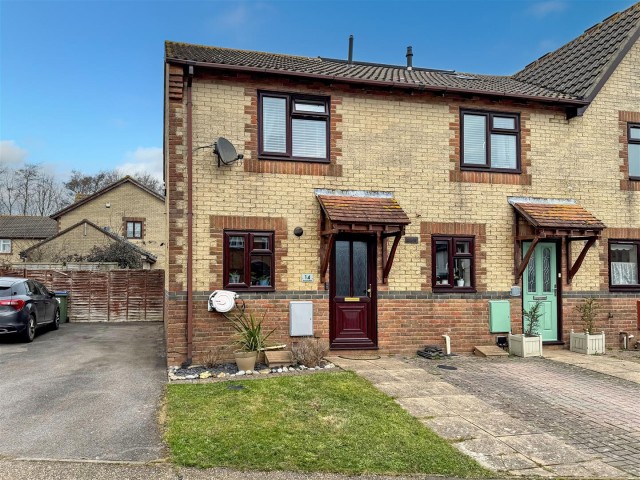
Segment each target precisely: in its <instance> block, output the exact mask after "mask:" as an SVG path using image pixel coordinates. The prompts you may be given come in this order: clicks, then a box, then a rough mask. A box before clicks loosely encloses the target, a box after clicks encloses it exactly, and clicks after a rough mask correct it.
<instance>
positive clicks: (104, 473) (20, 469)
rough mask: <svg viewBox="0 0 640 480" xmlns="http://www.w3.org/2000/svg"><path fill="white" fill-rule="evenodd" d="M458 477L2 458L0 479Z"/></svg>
mask: <svg viewBox="0 0 640 480" xmlns="http://www.w3.org/2000/svg"><path fill="white" fill-rule="evenodd" d="M34 479H47V480H212V479H220V480H306V479H309V480H410V479H411V480H417V479H424V480H455V479H449V478H447V477H428V476H400V477H395V476H394V477H388V476H380V475H358V476H348V475H337V474H331V473H301V472H241V471H236V470H226V469H224V468H214V469H206V470H198V469H195V468H179V467H175V466H172V465H168V464H164V463H154V464H135V463H104V462H55V461H53V462H51V461H33V460H30V461H21V460H11V461H10V460H0V480H34Z"/></svg>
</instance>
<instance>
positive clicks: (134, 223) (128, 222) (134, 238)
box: [124, 219, 144, 240]
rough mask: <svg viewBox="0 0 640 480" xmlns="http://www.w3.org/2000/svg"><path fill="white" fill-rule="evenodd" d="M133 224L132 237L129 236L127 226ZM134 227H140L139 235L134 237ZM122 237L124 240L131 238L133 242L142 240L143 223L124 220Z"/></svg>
mask: <svg viewBox="0 0 640 480" xmlns="http://www.w3.org/2000/svg"><path fill="white" fill-rule="evenodd" d="M130 223H132V224H133V235H132V236H130V235H129V224H130ZM136 225H140V235H136ZM124 236H125V238H131V239H133V240H141V239H142V238H144V222H143V221H142V220H131V219H125V220H124Z"/></svg>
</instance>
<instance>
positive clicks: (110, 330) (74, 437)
mask: <svg viewBox="0 0 640 480" xmlns="http://www.w3.org/2000/svg"><path fill="white" fill-rule="evenodd" d="M166 381H167V373H166V366H165V359H164V335H163V326H162V324H160V323H144V324H143V323H137V324H130V323H128V324H107V323H65V324H62V325H61V326H60V330H57V331H49V332H39V334H38V336H37V337H36V339H35V341H34V342H33V343H29V344H25V343H18V342H15V341H12V340H11V339H10V338H8V337H1V338H0V405H1V407H0V456H10V457H27V458H55V459H100V460H137V461H149V460H155V459H157V458H162V457H164V456H165V451H164V447H163V443H162V436H161V432H160V429H159V428H158V419H157V415H158V406H159V405H160V402H161V400H162V395H163V389H164V385H165V384H166ZM34 478H37V477H34Z"/></svg>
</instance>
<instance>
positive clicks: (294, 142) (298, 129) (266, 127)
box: [258, 91, 331, 163]
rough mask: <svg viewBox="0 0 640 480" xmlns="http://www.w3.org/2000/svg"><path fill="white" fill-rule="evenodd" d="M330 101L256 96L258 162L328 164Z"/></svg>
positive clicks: (298, 96) (289, 95)
mask: <svg viewBox="0 0 640 480" xmlns="http://www.w3.org/2000/svg"><path fill="white" fill-rule="evenodd" d="M329 105H330V99H329V97H319V96H311V95H302V94H296V93H282V92H264V91H259V92H258V146H259V150H258V151H259V153H258V158H263V159H269V160H295V161H302V162H323V163H328V162H329V149H330V145H331V141H330V136H331V132H330V128H329V125H330V108H329Z"/></svg>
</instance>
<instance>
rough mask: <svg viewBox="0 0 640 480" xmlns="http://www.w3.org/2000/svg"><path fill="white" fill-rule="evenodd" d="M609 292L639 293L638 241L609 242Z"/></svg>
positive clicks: (639, 256) (639, 252) (639, 254)
mask: <svg viewBox="0 0 640 480" xmlns="http://www.w3.org/2000/svg"><path fill="white" fill-rule="evenodd" d="M609 290H610V291H612V292H625V291H640V240H617V239H610V240H609Z"/></svg>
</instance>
